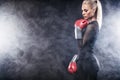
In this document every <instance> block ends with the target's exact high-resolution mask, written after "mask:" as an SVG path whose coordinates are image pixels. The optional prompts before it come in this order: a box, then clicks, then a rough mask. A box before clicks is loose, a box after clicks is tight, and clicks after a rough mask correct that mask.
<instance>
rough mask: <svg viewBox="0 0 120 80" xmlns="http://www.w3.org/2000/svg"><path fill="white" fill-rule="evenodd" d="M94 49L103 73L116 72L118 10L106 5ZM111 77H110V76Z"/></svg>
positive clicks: (119, 58) (119, 28)
mask: <svg viewBox="0 0 120 80" xmlns="http://www.w3.org/2000/svg"><path fill="white" fill-rule="evenodd" d="M106 8H107V9H106V10H107V11H106V12H107V13H106V14H105V15H104V16H103V26H102V29H101V31H100V33H99V36H98V39H97V42H96V47H97V49H98V51H99V52H96V53H99V54H97V55H99V60H100V63H101V65H102V70H103V71H106V72H107V71H117V70H118V68H116V67H119V66H120V8H119V7H115V6H111V5H107V6H106ZM111 76H112V75H111Z"/></svg>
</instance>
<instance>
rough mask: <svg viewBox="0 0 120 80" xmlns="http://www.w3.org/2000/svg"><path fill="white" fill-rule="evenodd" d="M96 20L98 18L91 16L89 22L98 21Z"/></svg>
mask: <svg viewBox="0 0 120 80" xmlns="http://www.w3.org/2000/svg"><path fill="white" fill-rule="evenodd" d="M96 20H97V19H96V18H95V17H91V18H89V19H88V22H89V23H90V22H92V21H96Z"/></svg>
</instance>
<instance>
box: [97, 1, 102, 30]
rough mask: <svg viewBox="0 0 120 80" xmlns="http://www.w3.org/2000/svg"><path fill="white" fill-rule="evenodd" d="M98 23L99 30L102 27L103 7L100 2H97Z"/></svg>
mask: <svg viewBox="0 0 120 80" xmlns="http://www.w3.org/2000/svg"><path fill="white" fill-rule="evenodd" d="M97 21H98V24H99V30H100V29H101V27H102V5H101V2H100V1H99V0H97Z"/></svg>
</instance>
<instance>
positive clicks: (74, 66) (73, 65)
mask: <svg viewBox="0 0 120 80" xmlns="http://www.w3.org/2000/svg"><path fill="white" fill-rule="evenodd" d="M77 59H78V55H74V56H73V58H72V60H71V62H70V63H69V66H68V72H69V73H72V74H73V73H75V72H76V71H77V63H76V60H77Z"/></svg>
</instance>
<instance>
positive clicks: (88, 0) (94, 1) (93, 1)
mask: <svg viewBox="0 0 120 80" xmlns="http://www.w3.org/2000/svg"><path fill="white" fill-rule="evenodd" d="M83 4H90V5H91V6H92V8H95V9H96V11H97V12H96V14H95V15H96V19H97V22H98V25H99V30H100V29H101V27H102V5H101V2H100V1H99V0H84V1H83Z"/></svg>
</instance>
